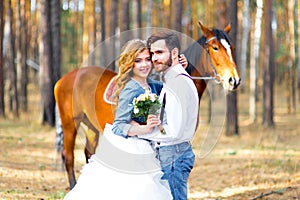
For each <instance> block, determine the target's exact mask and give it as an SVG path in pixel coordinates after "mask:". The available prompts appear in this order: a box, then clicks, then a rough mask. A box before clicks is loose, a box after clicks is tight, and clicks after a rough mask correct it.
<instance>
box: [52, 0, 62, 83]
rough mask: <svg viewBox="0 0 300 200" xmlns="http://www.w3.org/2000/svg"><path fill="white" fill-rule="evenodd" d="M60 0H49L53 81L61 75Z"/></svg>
mask: <svg viewBox="0 0 300 200" xmlns="http://www.w3.org/2000/svg"><path fill="white" fill-rule="evenodd" d="M60 33H61V31H60V0H51V36H52V49H53V56H52V59H53V60H52V65H53V80H54V83H56V81H58V79H59V78H60V77H61V39H60V38H61V36H60Z"/></svg>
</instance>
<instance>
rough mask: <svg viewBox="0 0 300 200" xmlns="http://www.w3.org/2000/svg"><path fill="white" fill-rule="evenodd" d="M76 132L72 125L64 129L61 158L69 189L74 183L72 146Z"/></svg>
mask: <svg viewBox="0 0 300 200" xmlns="http://www.w3.org/2000/svg"><path fill="white" fill-rule="evenodd" d="M76 133H77V132H76V128H75V127H74V126H73V127H69V129H66V128H65V129H64V148H63V151H62V159H63V161H64V163H65V167H66V170H67V174H68V179H69V185H70V190H71V189H72V188H73V187H74V186H75V185H76V178H75V172H74V146H75V139H76Z"/></svg>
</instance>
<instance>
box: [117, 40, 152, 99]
mask: <svg viewBox="0 0 300 200" xmlns="http://www.w3.org/2000/svg"><path fill="white" fill-rule="evenodd" d="M146 49H148V48H147V43H146V41H144V40H140V39H133V40H130V41H128V42H127V43H126V44H125V45H124V46H123V48H122V51H121V54H120V58H119V61H118V66H119V73H118V76H117V77H116V85H117V88H116V91H115V101H116V103H117V105H118V102H119V96H120V93H121V91H122V90H123V88H124V87H125V84H126V83H127V82H128V81H129V80H130V78H131V77H132V75H133V74H132V69H133V66H134V62H135V59H136V57H137V56H138V54H139V53H141V52H143V51H144V50H146Z"/></svg>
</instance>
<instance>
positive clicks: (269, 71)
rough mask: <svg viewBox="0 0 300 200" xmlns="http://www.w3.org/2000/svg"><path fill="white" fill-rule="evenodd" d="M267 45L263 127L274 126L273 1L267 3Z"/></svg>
mask: <svg viewBox="0 0 300 200" xmlns="http://www.w3.org/2000/svg"><path fill="white" fill-rule="evenodd" d="M265 3H266V6H265V12H264V13H265V20H266V21H265V41H264V43H265V45H264V51H265V55H264V62H263V125H264V126H266V127H273V126H274V120H273V118H274V116H273V115H274V113H273V107H274V105H273V82H274V49H273V34H272V0H266V1H265Z"/></svg>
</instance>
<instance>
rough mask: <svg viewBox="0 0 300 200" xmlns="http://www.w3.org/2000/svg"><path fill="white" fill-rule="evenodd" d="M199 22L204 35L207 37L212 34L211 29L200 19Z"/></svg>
mask: <svg viewBox="0 0 300 200" xmlns="http://www.w3.org/2000/svg"><path fill="white" fill-rule="evenodd" d="M198 24H199V26H200V28H201V30H202V33H203V35H204V37H206V38H207V37H208V36H210V35H212V32H211V30H209V29H208V28H207V27H206V26H204V25H203V24H202V22H201V21H200V20H199V21H198Z"/></svg>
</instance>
